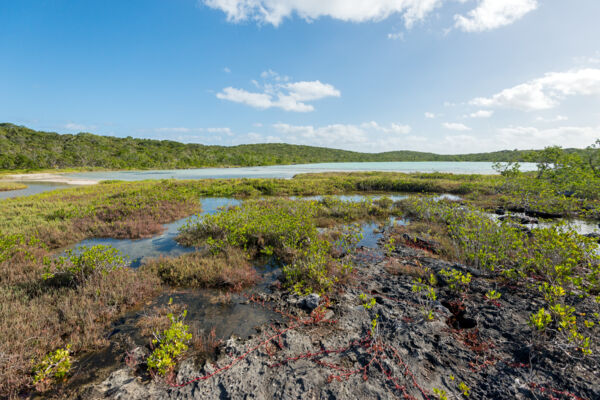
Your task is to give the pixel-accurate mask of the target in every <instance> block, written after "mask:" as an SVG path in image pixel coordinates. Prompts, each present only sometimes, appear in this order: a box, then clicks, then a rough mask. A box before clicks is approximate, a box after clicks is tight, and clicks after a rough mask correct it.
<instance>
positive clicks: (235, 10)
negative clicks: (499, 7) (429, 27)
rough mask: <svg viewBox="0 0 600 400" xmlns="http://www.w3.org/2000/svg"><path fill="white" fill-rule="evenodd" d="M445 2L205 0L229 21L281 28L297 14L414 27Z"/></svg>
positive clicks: (395, 0)
mask: <svg viewBox="0 0 600 400" xmlns="http://www.w3.org/2000/svg"><path fill="white" fill-rule="evenodd" d="M442 2H443V0H369V1H365V0H327V1H322V0H203V3H204V4H205V5H207V6H208V7H211V8H214V9H218V10H221V11H223V12H224V13H225V14H226V15H227V20H228V21H231V22H240V21H246V20H255V21H257V22H259V23H266V24H271V25H274V26H278V25H279V24H281V22H282V21H283V20H284V19H285V18H289V17H291V16H292V15H294V14H295V15H297V16H299V17H300V18H303V19H305V20H307V21H311V20H315V19H318V18H320V17H330V18H334V19H338V20H342V21H350V22H366V21H381V20H384V19H386V18H388V17H389V16H390V15H393V14H398V15H401V16H402V18H403V19H404V24H405V25H406V26H407V27H411V26H412V25H414V23H416V22H418V21H421V20H423V19H424V18H425V17H426V16H428V15H429V14H430V13H431V12H432V11H433V10H434V9H435V8H436V7H438V6H440V5H441V4H442Z"/></svg>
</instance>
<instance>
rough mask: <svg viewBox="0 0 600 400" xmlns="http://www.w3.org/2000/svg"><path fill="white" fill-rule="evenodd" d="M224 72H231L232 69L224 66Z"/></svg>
mask: <svg viewBox="0 0 600 400" xmlns="http://www.w3.org/2000/svg"><path fill="white" fill-rule="evenodd" d="M223 72H225V73H226V74H230V73H231V70H230V69H229V68H228V67H225V68H223Z"/></svg>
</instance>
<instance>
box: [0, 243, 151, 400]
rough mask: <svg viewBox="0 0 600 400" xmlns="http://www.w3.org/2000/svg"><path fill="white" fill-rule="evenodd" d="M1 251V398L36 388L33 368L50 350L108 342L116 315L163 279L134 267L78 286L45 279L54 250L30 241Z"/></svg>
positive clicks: (144, 297)
mask: <svg viewBox="0 0 600 400" xmlns="http://www.w3.org/2000/svg"><path fill="white" fill-rule="evenodd" d="M3 250H4V251H3V252H0V337H1V338H2V340H1V341H0V398H13V397H17V396H21V395H23V394H26V393H27V392H28V391H31V390H32V377H31V375H30V374H31V369H32V366H33V365H34V363H35V362H36V361H39V360H40V359H41V358H42V357H43V356H44V355H45V354H46V353H48V352H50V351H53V350H55V349H57V348H59V347H65V346H66V345H67V344H71V346H72V351H73V352H74V353H75V355H76V354H77V353H78V352H82V351H88V350H92V349H96V348H99V347H101V346H104V345H105V344H106V340H105V338H104V337H105V330H106V328H107V327H108V325H109V324H110V322H111V321H112V320H114V318H116V317H117V316H118V315H120V314H122V313H123V312H125V311H126V310H127V309H130V308H132V307H133V306H135V305H137V304H139V303H140V302H142V301H145V300H147V299H148V298H149V297H150V296H152V295H154V294H156V293H157V291H158V290H159V287H160V282H159V281H158V279H157V278H156V277H154V276H152V275H150V274H146V273H143V272H142V273H138V272H136V271H134V270H130V269H117V270H114V271H110V272H108V273H106V274H97V275H95V276H92V277H91V278H90V279H88V280H87V281H86V282H85V283H84V284H82V285H80V286H78V287H76V288H75V287H54V286H51V285H48V284H47V283H46V282H45V281H44V280H43V279H42V274H43V272H44V265H43V262H42V259H43V257H44V256H48V255H49V253H48V252H46V251H45V250H43V249H41V248H40V247H38V246H35V245H32V244H29V243H20V244H15V245H13V246H12V248H11V249H10V251H9V250H6V249H3Z"/></svg>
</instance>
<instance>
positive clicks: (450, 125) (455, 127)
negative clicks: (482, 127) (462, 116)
mask: <svg viewBox="0 0 600 400" xmlns="http://www.w3.org/2000/svg"><path fill="white" fill-rule="evenodd" d="M442 126H443V127H444V128H446V129H449V130H451V131H470V130H471V128H469V127H468V126H466V125H465V124H461V123H458V122H444V123H442Z"/></svg>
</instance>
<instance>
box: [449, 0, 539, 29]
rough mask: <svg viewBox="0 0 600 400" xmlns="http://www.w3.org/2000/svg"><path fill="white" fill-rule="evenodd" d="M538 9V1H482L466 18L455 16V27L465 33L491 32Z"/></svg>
mask: <svg viewBox="0 0 600 400" xmlns="http://www.w3.org/2000/svg"><path fill="white" fill-rule="evenodd" d="M537 7H538V2H537V0H481V1H480V3H479V5H478V6H477V7H476V8H474V9H473V10H471V11H469V12H468V13H467V15H466V16H464V15H455V16H454V21H455V24H454V26H455V27H456V28H458V29H461V30H463V31H465V32H482V31H489V30H492V29H496V28H499V27H501V26H505V25H510V24H512V23H513V22H515V21H517V20H519V19H521V18H522V17H523V16H524V15H525V14H528V13H529V12H531V11H533V10H535V9H536V8H537Z"/></svg>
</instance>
